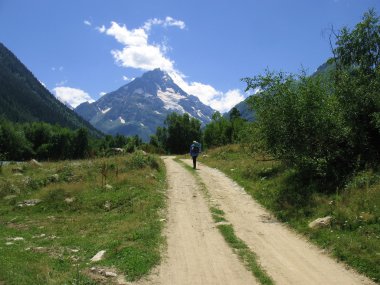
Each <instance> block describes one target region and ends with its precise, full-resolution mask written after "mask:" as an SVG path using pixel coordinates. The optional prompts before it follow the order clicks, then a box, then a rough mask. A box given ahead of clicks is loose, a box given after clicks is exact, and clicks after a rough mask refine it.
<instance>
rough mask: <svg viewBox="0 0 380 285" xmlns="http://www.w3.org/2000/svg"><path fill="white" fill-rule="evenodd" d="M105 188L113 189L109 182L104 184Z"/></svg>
mask: <svg viewBox="0 0 380 285" xmlns="http://www.w3.org/2000/svg"><path fill="white" fill-rule="evenodd" d="M104 187H105V188H106V189H107V190H112V189H113V187H112V186H111V185H109V184H106V186H104Z"/></svg>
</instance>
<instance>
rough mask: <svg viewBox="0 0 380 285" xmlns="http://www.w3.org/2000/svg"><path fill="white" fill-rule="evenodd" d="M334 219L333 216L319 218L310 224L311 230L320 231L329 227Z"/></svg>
mask: <svg viewBox="0 0 380 285" xmlns="http://www.w3.org/2000/svg"><path fill="white" fill-rule="evenodd" d="M331 221H332V217H331V216H326V217H323V218H318V219H316V220H314V221H312V222H311V223H309V228H312V229H319V228H324V227H328V226H330V225H331Z"/></svg>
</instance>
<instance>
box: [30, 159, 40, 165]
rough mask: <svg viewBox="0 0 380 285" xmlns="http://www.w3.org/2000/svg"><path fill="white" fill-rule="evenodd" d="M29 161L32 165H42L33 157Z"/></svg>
mask: <svg viewBox="0 0 380 285" xmlns="http://www.w3.org/2000/svg"><path fill="white" fill-rule="evenodd" d="M29 163H30V164H31V165H33V166H38V167H40V166H42V164H41V163H39V162H38V161H37V160H35V159H32V160H31V161H29Z"/></svg>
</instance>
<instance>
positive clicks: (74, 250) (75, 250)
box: [70, 249, 79, 253]
mask: <svg viewBox="0 0 380 285" xmlns="http://www.w3.org/2000/svg"><path fill="white" fill-rule="evenodd" d="M70 250H71V252H74V253H76V252H79V249H70Z"/></svg>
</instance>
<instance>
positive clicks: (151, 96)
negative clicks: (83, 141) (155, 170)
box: [75, 69, 215, 141]
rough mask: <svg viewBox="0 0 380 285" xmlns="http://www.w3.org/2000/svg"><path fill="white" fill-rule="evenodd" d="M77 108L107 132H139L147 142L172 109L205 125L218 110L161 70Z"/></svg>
mask: <svg viewBox="0 0 380 285" xmlns="http://www.w3.org/2000/svg"><path fill="white" fill-rule="evenodd" d="M75 111H76V112H77V113H78V114H79V115H81V116H82V117H83V118H84V119H86V120H88V121H89V122H90V123H91V124H92V125H93V126H95V127H96V128H98V129H99V130H101V131H103V132H105V133H107V134H117V133H119V134H123V135H126V136H131V135H139V136H140V137H141V138H142V139H143V140H145V141H147V140H148V139H149V136H150V135H151V134H154V133H155V132H156V128H157V127H158V126H162V125H163V124H164V121H165V119H166V116H167V115H168V114H170V113H172V112H176V113H179V114H184V113H188V114H189V115H190V116H192V117H194V118H196V119H198V120H200V121H201V122H202V124H203V125H205V124H207V123H208V122H210V120H211V117H212V114H213V113H214V112H215V111H214V110H213V109H212V108H211V107H209V106H206V105H205V104H203V103H202V102H201V101H199V99H198V98H197V97H195V96H193V95H189V94H187V93H186V92H185V91H183V90H182V89H181V88H180V87H179V86H178V85H177V84H175V83H174V81H173V80H172V78H171V77H170V76H169V75H168V73H166V72H164V71H162V70H160V69H155V70H153V71H148V72H146V73H144V74H143V75H142V76H141V77H139V78H136V79H134V80H133V81H131V82H130V83H128V84H126V85H124V86H122V87H120V88H119V89H118V90H116V91H113V92H110V93H108V94H106V95H104V96H102V97H101V98H100V99H99V100H97V101H96V102H94V103H88V102H85V103H82V104H81V105H79V106H78V107H77V108H76V109H75Z"/></svg>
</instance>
